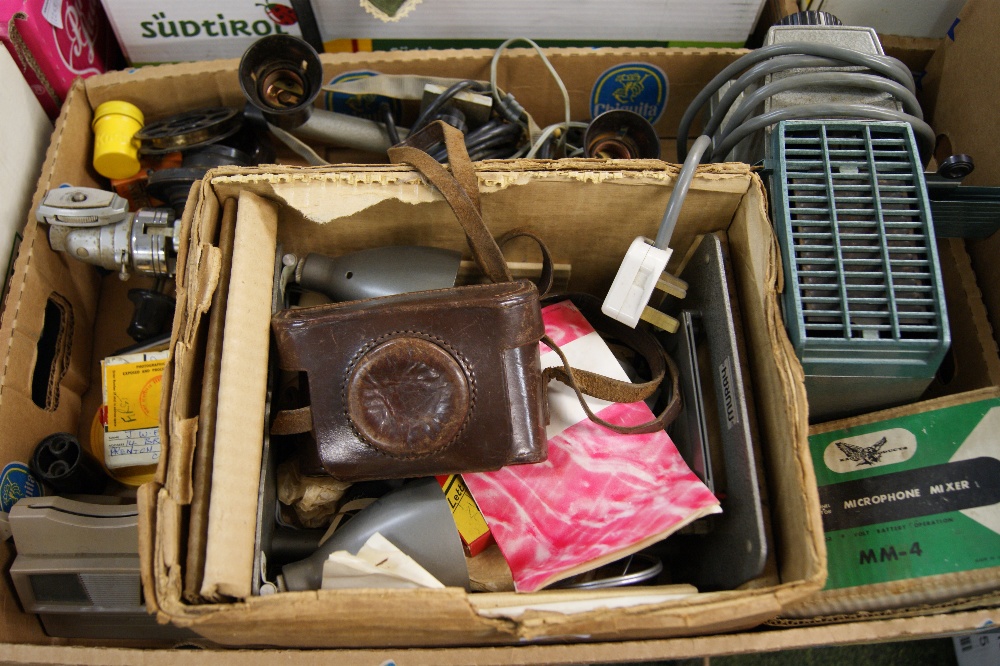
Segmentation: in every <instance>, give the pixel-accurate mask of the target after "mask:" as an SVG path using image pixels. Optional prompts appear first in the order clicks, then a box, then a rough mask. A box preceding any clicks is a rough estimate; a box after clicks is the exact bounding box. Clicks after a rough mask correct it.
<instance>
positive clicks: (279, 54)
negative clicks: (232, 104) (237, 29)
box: [239, 35, 323, 130]
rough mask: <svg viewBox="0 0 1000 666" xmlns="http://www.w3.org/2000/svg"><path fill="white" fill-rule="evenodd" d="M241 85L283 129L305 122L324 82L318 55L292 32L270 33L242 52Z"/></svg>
mask: <svg viewBox="0 0 1000 666" xmlns="http://www.w3.org/2000/svg"><path fill="white" fill-rule="evenodd" d="M239 79H240V87H241V88H242V89H243V94H244V95H245V96H246V98H247V100H248V101H249V102H250V103H251V104H252V105H254V106H255V107H257V108H258V109H260V110H261V112H262V113H263V114H264V117H265V118H267V121H268V122H270V123H271V124H273V125H277V126H278V127H280V128H281V129H284V130H292V129H295V128H296V127H298V126H300V125H302V124H304V123H305V122H306V121H307V120H309V117H310V116H311V115H312V112H313V106H312V105H313V101H314V100H315V99H316V97H317V95H319V91H320V88H321V87H322V86H323V65H322V63H320V60H319V55H318V54H317V53H316V50H315V49H313V47H312V46H310V45H309V44H308V43H306V42H305V41H303V40H301V39H299V38H298V37H293V36H292V35H270V36H268V37H264V38H263V39H259V40H257V41H256V42H254V43H253V44H252V45H251V46H250V48H248V49H247V50H246V51H245V52H244V53H243V58H242V59H241V60H240V66H239Z"/></svg>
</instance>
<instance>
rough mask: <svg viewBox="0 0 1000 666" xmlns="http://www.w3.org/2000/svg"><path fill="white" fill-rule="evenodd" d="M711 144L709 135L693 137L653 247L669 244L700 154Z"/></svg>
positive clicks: (662, 247)
mask: <svg viewBox="0 0 1000 666" xmlns="http://www.w3.org/2000/svg"><path fill="white" fill-rule="evenodd" d="M711 145H712V139H711V137H709V136H707V135H705V134H702V135H701V136H699V137H698V138H697V139H695V142H694V145H692V146H691V152H690V153H688V156H687V159H685V160H684V165H683V166H682V167H681V172H680V174H679V175H678V176H677V184H676V185H674V191H673V192H672V193H671V194H670V200H669V201H667V209H666V210H665V211H664V212H663V220H661V221H660V228H659V229H657V230H656V240H654V241H653V245H654V246H655V247H658V248H660V249H661V250H665V249H667V245H669V244H670V237H671V236H673V235H674V227H676V226H677V218H678V217H680V214H681V206H683V205H684V197H686V196H687V192H688V189H689V188H690V187H691V180H692V179H693V178H694V172H695V171H696V170H697V169H698V165H699V164H701V157H702V155H704V154H705V151H706V150H708V149H709V147H710V146H711Z"/></svg>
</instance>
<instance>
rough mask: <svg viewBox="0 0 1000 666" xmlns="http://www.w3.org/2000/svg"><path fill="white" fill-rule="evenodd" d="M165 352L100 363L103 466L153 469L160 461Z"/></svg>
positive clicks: (111, 359)
mask: <svg viewBox="0 0 1000 666" xmlns="http://www.w3.org/2000/svg"><path fill="white" fill-rule="evenodd" d="M168 356H169V353H168V352H165V351H163V352H146V353H140V354H128V355H125V356H111V357H108V358H106V359H104V376H103V379H104V404H105V405H106V406H107V423H106V424H105V426H104V464H105V465H106V466H107V467H108V469H120V468H123V467H135V466H143V465H154V464H156V462H157V461H158V460H159V459H160V450H161V446H160V395H161V393H162V390H163V368H164V366H166V363H167V358H168Z"/></svg>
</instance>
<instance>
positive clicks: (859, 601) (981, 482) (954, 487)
mask: <svg viewBox="0 0 1000 666" xmlns="http://www.w3.org/2000/svg"><path fill="white" fill-rule="evenodd" d="M998 418H1000V390H998V389H997V388H988V389H980V390H978V391H970V392H968V393H959V394H957V395H951V396H947V397H943V398H937V399H934V400H928V401H925V402H919V403H916V404H914V405H907V406H904V407H897V408H894V409H888V410H883V411H879V412H875V413H873V414H868V415H865V416H859V417H854V418H849V419H843V420H840V421H833V422H830V423H824V424H821V425H816V426H813V427H811V428H810V429H809V432H810V436H809V446H810V448H811V449H812V454H813V464H814V467H815V469H816V478H817V481H818V482H819V490H820V502H821V504H820V510H821V512H822V514H823V527H824V530H825V532H826V544H827V562H828V566H827V568H828V576H827V581H826V586H825V587H824V589H823V590H822V591H821V592H819V593H817V594H815V595H813V596H812V597H810V598H809V599H808V600H806V602H805V603H803V604H799V605H797V606H795V607H793V608H790V609H789V610H788V611H786V612H785V613H784V615H785V616H786V617H809V616H822V615H848V614H850V613H856V612H858V611H871V610H886V609H892V608H907V607H914V606H920V605H931V604H936V603H941V602H951V601H952V600H954V599H958V598H967V597H972V596H977V595H987V594H991V593H993V594H994V595H995V596H998V597H1000V594H997V592H998V590H1000V472H998V468H1000V442H997V441H996V438H995V435H996V430H997V419H998Z"/></svg>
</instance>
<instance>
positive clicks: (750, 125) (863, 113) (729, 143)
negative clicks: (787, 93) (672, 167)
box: [699, 104, 935, 160]
mask: <svg viewBox="0 0 1000 666" xmlns="http://www.w3.org/2000/svg"><path fill="white" fill-rule="evenodd" d="M804 118H866V119H870V120H888V121H896V122H905V123H909V124H910V126H911V127H912V128H913V131H914V133H915V134H916V135H917V140H918V141H920V143H921V144H922V149H921V152H922V153H923V154H924V155H929V154H930V151H932V150H933V149H934V141H935V135H934V130H933V129H931V126H930V125H928V124H927V123H925V122H924V121H923V120H921V119H920V118H917V117H916V116H911V115H909V114H907V113H902V112H901V111H893V110H890V109H883V108H881V107H878V106H871V105H868V104H810V105H808V106H795V107H791V108H787V109H778V110H777V111H771V112H769V113H765V114H762V115H760V116H757V117H755V118H752V119H751V120H748V121H746V122H745V123H743V124H742V125H740V126H739V127H737V128H735V129H734V130H733V131H732V132H731V133H730V134H728V135H726V136H724V137H720V141H719V143H718V145H717V146H716V148H715V150H714V151H713V153H712V159H713V160H719V159H724V158H725V156H726V155H728V154H729V152H730V151H731V150H732V149H733V148H735V147H736V146H737V144H739V142H740V141H742V140H743V139H745V138H747V137H748V136H750V135H751V134H753V133H754V132H756V131H757V130H761V129H764V128H765V127H769V126H770V125H774V124H775V123H779V122H781V121H782V120H802V119H804ZM699 138H700V137H699Z"/></svg>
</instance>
